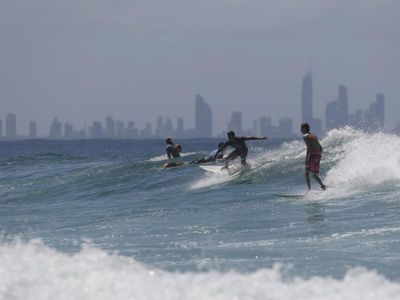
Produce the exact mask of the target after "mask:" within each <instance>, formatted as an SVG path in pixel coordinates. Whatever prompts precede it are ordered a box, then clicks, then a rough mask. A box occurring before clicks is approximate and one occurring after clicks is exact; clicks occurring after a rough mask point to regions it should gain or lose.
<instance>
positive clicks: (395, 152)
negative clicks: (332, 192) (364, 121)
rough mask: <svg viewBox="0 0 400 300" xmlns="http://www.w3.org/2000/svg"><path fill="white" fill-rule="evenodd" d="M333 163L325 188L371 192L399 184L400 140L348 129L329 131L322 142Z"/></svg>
mask: <svg viewBox="0 0 400 300" xmlns="http://www.w3.org/2000/svg"><path fill="white" fill-rule="evenodd" d="M324 142H325V143H326V144H328V145H330V146H331V147H332V149H333V151H331V156H332V158H331V159H332V160H336V163H335V164H334V165H333V166H332V167H331V168H330V170H329V171H328V172H327V174H326V178H325V180H326V184H327V185H329V186H336V187H345V188H346V189H347V190H349V191H350V190H352V191H358V190H370V189H371V188H375V187H378V186H380V185H382V184H385V183H392V182H395V183H400V138H399V137H398V136H396V135H392V134H385V133H373V134H370V133H364V132H361V131H356V130H354V129H351V128H345V129H341V130H332V131H330V132H329V133H328V136H327V137H326V138H325V139H324Z"/></svg>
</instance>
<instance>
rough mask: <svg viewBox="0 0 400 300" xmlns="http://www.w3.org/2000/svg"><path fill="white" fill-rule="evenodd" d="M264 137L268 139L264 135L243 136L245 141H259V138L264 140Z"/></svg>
mask: <svg viewBox="0 0 400 300" xmlns="http://www.w3.org/2000/svg"><path fill="white" fill-rule="evenodd" d="M266 139H268V137H267V136H264V137H257V136H248V137H245V138H244V140H245V141H259V140H266Z"/></svg>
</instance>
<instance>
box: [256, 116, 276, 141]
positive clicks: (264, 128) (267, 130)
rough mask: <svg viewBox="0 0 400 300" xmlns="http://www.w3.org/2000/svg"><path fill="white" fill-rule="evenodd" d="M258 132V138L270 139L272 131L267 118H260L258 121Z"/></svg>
mask: <svg viewBox="0 0 400 300" xmlns="http://www.w3.org/2000/svg"><path fill="white" fill-rule="evenodd" d="M259 130H260V136H268V137H271V135H272V131H273V126H272V121H271V119H270V118H267V117H261V118H260V121H259Z"/></svg>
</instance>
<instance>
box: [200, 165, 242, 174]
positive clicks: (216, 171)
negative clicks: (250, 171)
mask: <svg viewBox="0 0 400 300" xmlns="http://www.w3.org/2000/svg"><path fill="white" fill-rule="evenodd" d="M199 167H200V168H202V169H203V170H205V171H207V172H209V173H213V174H219V175H224V174H225V175H235V174H238V173H240V172H241V171H242V170H243V168H241V167H239V168H237V167H230V168H229V169H222V166H215V165H214V166H211V165H199ZM221 169H222V170H221Z"/></svg>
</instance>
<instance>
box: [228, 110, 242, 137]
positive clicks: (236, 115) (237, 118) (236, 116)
mask: <svg viewBox="0 0 400 300" xmlns="http://www.w3.org/2000/svg"><path fill="white" fill-rule="evenodd" d="M242 124H243V122H242V113H241V112H240V111H234V112H233V113H232V115H231V119H230V121H229V123H228V131H230V130H233V131H234V132H235V133H236V135H242V134H243V126H242Z"/></svg>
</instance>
